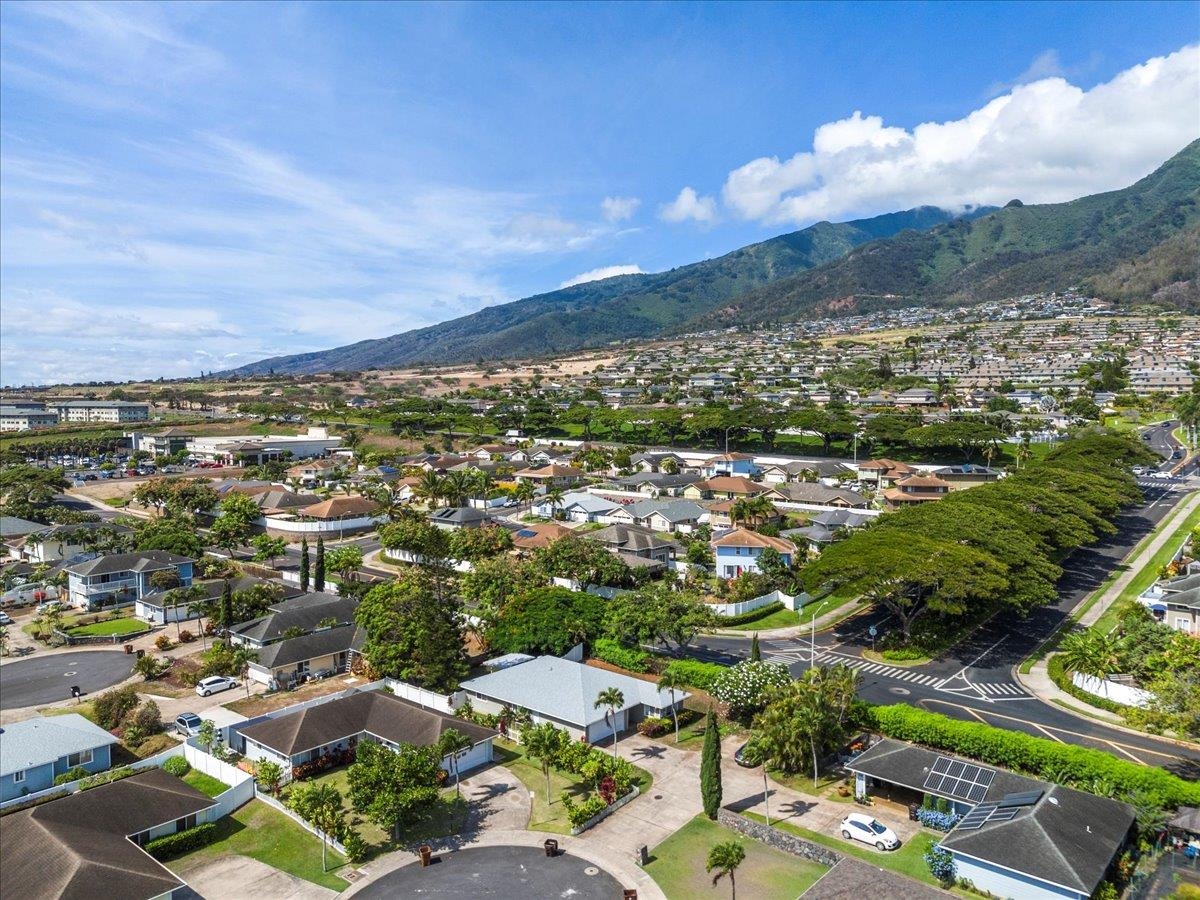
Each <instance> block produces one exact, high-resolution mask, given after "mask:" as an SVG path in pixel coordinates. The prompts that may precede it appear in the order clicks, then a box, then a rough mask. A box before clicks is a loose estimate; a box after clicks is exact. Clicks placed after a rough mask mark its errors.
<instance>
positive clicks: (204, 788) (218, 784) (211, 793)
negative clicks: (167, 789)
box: [183, 769, 229, 797]
mask: <svg viewBox="0 0 1200 900" xmlns="http://www.w3.org/2000/svg"><path fill="white" fill-rule="evenodd" d="M183 780H184V781H186V782H187V783H188V784H190V785H191V786H192V787H194V788H195V789H196V790H198V791H199V792H200V793H202V794H204V795H205V796H207V797H215V796H217V795H218V794H223V793H225V792H226V791H227V790H229V785H227V784H226V783H225V782H223V781H219V780H217V779H216V778H213V777H212V776H211V775H205V774H204V773H203V772H201V771H199V770H197V769H192V770H191V771H190V772H188V773H187V774H186V775H184V776H183Z"/></svg>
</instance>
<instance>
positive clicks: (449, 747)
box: [438, 728, 474, 797]
mask: <svg viewBox="0 0 1200 900" xmlns="http://www.w3.org/2000/svg"><path fill="white" fill-rule="evenodd" d="M473 746H474V744H472V743H471V739H470V738H469V737H467V736H466V735H465V734H463V733H462V732H461V731H458V730H457V729H454V728H447V729H446V730H445V731H443V732H442V736H441V737H440V738H438V752H439V753H441V754H442V756H443V757H445V756H448V757H450V768H451V769H452V770H453V772H454V793H455V794H457V795H458V796H459V797H461V796H462V790H461V789H460V788H459V786H458V761H459V759H461V758H462V755H463V754H464V753H466V752H467V751H468V750H470V749H471V748H472V747H473Z"/></svg>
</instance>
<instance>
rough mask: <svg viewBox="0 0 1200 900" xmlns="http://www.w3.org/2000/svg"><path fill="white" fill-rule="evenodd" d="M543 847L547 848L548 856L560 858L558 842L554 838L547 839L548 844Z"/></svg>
mask: <svg viewBox="0 0 1200 900" xmlns="http://www.w3.org/2000/svg"><path fill="white" fill-rule="evenodd" d="M542 846H543V847H545V848H546V855H547V856H558V841H556V840H554V838H546V843H544V844H543V845H542Z"/></svg>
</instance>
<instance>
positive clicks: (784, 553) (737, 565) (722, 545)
mask: <svg viewBox="0 0 1200 900" xmlns="http://www.w3.org/2000/svg"><path fill="white" fill-rule="evenodd" d="M711 546H712V549H713V555H714V556H715V557H716V562H717V575H718V576H719V577H721V578H737V577H738V576H739V575H743V574H745V573H747V572H758V571H759V568H758V558H759V557H760V556H762V553H763V551H764V550H766V549H767V548H768V547H769V548H771V549H772V550H774V551H776V552H777V553H778V554H779V555H780V556H781V557H782V558H783V562H784V565H788V566H790V565H791V564H792V561H793V560H794V559H795V558H796V545H795V544H793V543H792V542H791V541H789V540H786V539H785V538H777V537H771V536H770V535H766V534H759V533H758V532H757V531H750V530H749V529H748V528H732V529H730V530H728V531H723V532H718V533H716V534H714V535H713V538H712V541H711Z"/></svg>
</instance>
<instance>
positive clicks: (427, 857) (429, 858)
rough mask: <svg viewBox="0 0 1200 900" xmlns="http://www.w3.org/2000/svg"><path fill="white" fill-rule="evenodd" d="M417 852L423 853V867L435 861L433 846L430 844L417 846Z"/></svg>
mask: <svg viewBox="0 0 1200 900" xmlns="http://www.w3.org/2000/svg"><path fill="white" fill-rule="evenodd" d="M417 852H418V853H420V854H421V868H425V867H426V866H428V865H429V864H430V863H432V862H433V848H432V847H430V846H429V845H428V844H422V845H421V846H420V847H418V848H417Z"/></svg>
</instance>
